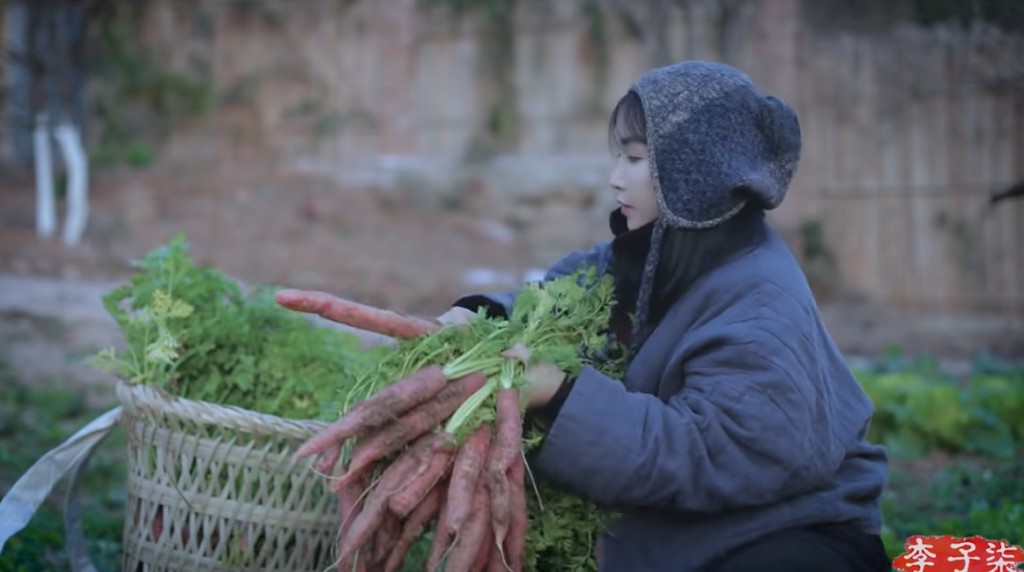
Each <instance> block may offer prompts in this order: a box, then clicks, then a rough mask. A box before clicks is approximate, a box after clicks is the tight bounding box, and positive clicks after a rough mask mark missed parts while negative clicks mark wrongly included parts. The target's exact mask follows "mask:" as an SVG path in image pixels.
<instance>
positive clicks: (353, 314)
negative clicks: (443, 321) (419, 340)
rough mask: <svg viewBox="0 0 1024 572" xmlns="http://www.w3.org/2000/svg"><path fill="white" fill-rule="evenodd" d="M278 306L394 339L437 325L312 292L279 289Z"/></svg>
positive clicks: (420, 333)
mask: <svg viewBox="0 0 1024 572" xmlns="http://www.w3.org/2000/svg"><path fill="white" fill-rule="evenodd" d="M275 299H276V300H277V303H278V304H280V305H281V306H284V307H285V308H288V309H289V310H295V311H297V312H307V313H312V314H319V315H320V316H323V317H324V318H327V319H328V320H332V321H335V322H340V323H342V324H346V325H348V326H352V327H353V328H358V329H360V330H366V331H370V332H376V333H378V334H383V335H385V336H390V337H393V338H415V337H419V336H421V335H423V334H427V333H430V332H434V331H436V330H438V329H439V328H440V326H439V325H438V324H436V323H434V322H431V321H430V320H424V319H422V318H416V317H412V316H405V315H402V314H399V313H397V312H392V311H390V310H383V309H380V308H374V307H373V306H367V305H366V304H360V303H358V302H353V301H351V300H345V299H343V298H338V297H337V296H332V295H330V294H328V293H326V292H316V291H312V290H294V289H284V290H280V291H279V292H278V293H277V295H276V296H275Z"/></svg>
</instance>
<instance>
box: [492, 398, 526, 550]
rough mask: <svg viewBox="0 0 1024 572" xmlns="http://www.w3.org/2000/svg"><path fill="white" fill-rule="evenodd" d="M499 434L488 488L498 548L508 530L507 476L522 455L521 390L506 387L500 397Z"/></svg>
mask: <svg viewBox="0 0 1024 572" xmlns="http://www.w3.org/2000/svg"><path fill="white" fill-rule="evenodd" d="M496 424H497V435H496V436H495V442H494V446H493V447H491V451H490V453H491V454H490V456H489V457H488V459H487V485H488V488H489V489H490V494H491V519H492V520H493V527H494V537H495V541H496V542H497V545H498V546H502V545H503V544H504V542H505V535H506V534H507V533H508V527H509V510H510V507H509V502H510V501H509V494H510V493H509V482H508V473H509V469H510V468H511V466H512V464H513V463H514V462H515V460H516V459H517V458H519V457H520V456H521V453H520V451H521V442H522V438H523V421H522V416H521V415H520V409H519V391H518V390H517V389H513V388H503V389H501V390H499V391H498V397H497V423H496Z"/></svg>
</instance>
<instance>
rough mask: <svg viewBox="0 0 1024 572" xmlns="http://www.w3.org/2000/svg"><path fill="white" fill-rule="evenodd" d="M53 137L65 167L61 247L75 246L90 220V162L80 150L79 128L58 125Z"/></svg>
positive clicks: (63, 124) (71, 125)
mask: <svg viewBox="0 0 1024 572" xmlns="http://www.w3.org/2000/svg"><path fill="white" fill-rule="evenodd" d="M54 136H55V137H56V139H57V143H58V144H59V146H60V150H61V154H62V155H63V156H64V164H65V165H67V168H68V188H67V197H68V209H67V215H66V219H65V221H64V244H65V245H67V246H75V245H77V244H78V243H79V242H81V240H82V235H83V234H84V233H85V225H86V222H87V221H88V219H89V161H88V160H87V159H86V156H85V149H84V148H83V147H82V138H81V136H80V135H79V132H78V128H77V127H75V126H74V125H73V124H71V123H68V122H61V123H60V124H59V125H58V126H57V129H56V133H55V134H54Z"/></svg>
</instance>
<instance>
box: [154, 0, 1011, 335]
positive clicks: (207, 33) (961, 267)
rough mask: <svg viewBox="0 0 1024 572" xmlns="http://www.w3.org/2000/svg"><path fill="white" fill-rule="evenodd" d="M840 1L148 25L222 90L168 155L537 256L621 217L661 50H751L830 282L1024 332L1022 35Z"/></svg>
mask: <svg viewBox="0 0 1024 572" xmlns="http://www.w3.org/2000/svg"><path fill="white" fill-rule="evenodd" d="M836 1H838V0H836ZM835 3H836V2H831V3H830V2H828V1H824V0H823V1H822V2H819V1H814V2H811V1H810V0H807V1H801V0H771V1H770V2H769V1H764V2H760V1H753V0H719V1H714V0H688V1H679V2H657V1H651V2H646V3H638V2H635V3H631V2H625V1H619V0H601V1H598V0H560V1H550V2H540V1H530V2H518V3H516V6H517V9H516V11H515V13H514V14H513V15H512V18H513V20H512V21H513V22H514V34H513V35H512V38H511V40H512V41H511V44H510V45H509V46H506V47H507V48H508V50H509V51H508V52H507V53H504V55H502V54H503V52H500V49H499V50H498V51H497V52H496V51H495V48H496V46H497V48H501V45H500V43H498V44H496V42H498V41H503V40H507V38H505V39H503V38H501V37H498V36H496V35H495V33H494V30H495V28H494V27H493V25H492V24H493V21H491V20H488V19H487V18H486V16H485V12H482V11H480V10H469V11H468V12H467V13H466V14H463V15H461V16H455V15H452V14H451V13H449V12H448V11H447V10H445V9H443V8H437V7H434V8H424V3H422V2H421V3H417V2H415V1H414V0H388V1H377V2H371V1H368V0H347V1H338V2H312V1H311V2H283V1H279V0H252V1H248V2H234V1H232V2H229V1H225V0H194V1H192V2H153V3H150V4H149V8H148V11H147V12H146V15H145V18H144V21H143V22H142V24H141V26H142V30H144V37H145V38H146V42H147V44H148V45H149V46H150V48H152V49H153V51H154V53H156V54H158V55H159V56H160V57H161V58H162V59H163V60H164V61H166V63H167V64H168V65H170V66H171V67H172V68H175V69H179V70H184V71H188V70H190V69H206V70H207V71H208V72H209V77H210V81H212V82H213V83H214V86H213V87H214V88H215V92H216V93H217V94H218V101H217V107H216V109H217V113H216V114H215V116H213V117H211V118H206V119H203V120H201V121H195V122H191V123H187V124H183V125H181V126H180V127H179V128H178V129H177V130H175V132H174V137H173V138H172V139H171V141H170V142H169V144H168V145H167V147H166V148H165V149H164V150H163V155H162V157H163V160H164V161H166V162H169V163H174V162H180V163H182V164H186V165H190V166H197V165H198V166H201V165H203V164H224V163H237V164H240V165H241V164H244V163H245V162H246V161H257V160H258V161H270V162H274V163H275V164H279V165H280V166H281V168H282V169H292V170H297V171H304V172H313V173H321V174H327V175H329V176H331V177H332V178H334V179H335V180H336V181H337V182H338V185H339V188H341V189H344V188H361V189H375V188H376V189H385V188H389V187H395V186H400V187H403V188H405V189H407V190H410V191H411V192H412V194H414V195H419V196H421V197H422V200H423V201H425V202H428V203H429V202H434V203H437V204H440V205H462V206H463V207H465V208H469V209H480V210H487V211H488V212H490V213H492V214H493V213H495V212H500V213H501V216H500V217H499V218H502V219H504V220H505V222H506V223H507V224H509V225H513V226H514V225H519V226H520V227H525V228H526V229H527V230H528V231H529V232H527V233H525V234H524V235H525V236H528V237H530V240H531V241H532V242H531V244H532V246H534V248H535V257H536V259H537V263H538V264H544V263H547V262H550V261H551V259H552V258H553V256H555V255H557V253H559V252H561V251H563V250H565V249H566V248H573V247H578V246H583V245H585V244H589V243H590V242H592V241H593V240H596V239H599V238H602V237H603V236H605V234H606V214H607V211H608V209H609V208H611V206H612V196H611V192H610V191H609V190H608V189H607V184H606V180H607V168H608V166H609V160H608V154H607V146H606V121H607V114H608V112H609V111H610V110H611V108H612V106H613V105H614V103H615V101H616V100H617V98H618V97H619V96H620V95H621V94H622V93H623V92H624V91H625V89H626V88H627V86H628V85H629V83H630V82H631V81H632V80H633V79H634V78H635V77H636V76H637V75H639V74H641V73H642V72H643V71H644V70H646V69H648V68H649V67H651V65H653V64H655V63H658V62H661V61H671V60H677V59H682V58H708V59H719V60H724V61H728V62H731V63H734V64H736V65H738V66H739V67H741V68H742V69H744V70H745V71H747V72H748V73H749V74H750V75H751V76H752V77H753V79H754V80H755V81H756V82H757V83H759V84H760V85H762V86H763V87H764V88H765V89H766V90H768V91H771V92H773V93H775V94H777V95H780V96H782V97H783V98H784V99H786V100H787V101H789V102H790V103H792V104H793V105H794V106H795V107H796V108H797V110H798V112H799V113H800V115H801V123H802V127H803V130H804V134H805V154H804V156H803V159H802V162H801V168H800V170H799V172H798V174H797V176H796V178H795V180H794V182H793V187H792V189H791V194H790V197H789V198H788V200H787V202H786V204H785V205H784V206H783V207H782V208H780V209H779V210H778V211H777V212H775V213H773V215H772V217H773V220H775V222H776V223H777V224H778V225H779V227H780V228H782V229H783V230H784V231H785V232H786V234H787V236H789V237H790V238H791V239H792V240H793V245H794V248H795V249H796V250H797V251H798V252H800V253H801V255H802V256H804V262H805V264H806V268H807V270H808V274H809V275H811V278H812V281H813V282H814V284H815V287H816V288H817V289H818V291H819V293H820V295H821V296H822V298H823V300H826V301H827V300H828V299H830V298H831V297H833V296H837V295H841V294H846V295H854V296H857V297H862V298H864V299H867V300H870V301H873V302H877V303H879V304H882V305H883V306H888V307H892V308H900V309H909V310H914V311H917V310H920V311H927V312H947V313H974V314H979V313H980V314H985V315H989V316H995V317H997V318H999V319H1003V320H1006V323H1007V324H1009V327H1011V328H1020V327H1021V324H1022V322H1024V248H1021V247H1020V245H1021V244H1024V235H1022V232H1024V230H1022V229H1024V224H1022V222H1024V221H1022V217H1024V201H1008V202H1006V203H1004V204H1000V205H997V207H996V208H993V209H989V208H988V206H987V197H988V194H989V193H990V192H992V191H994V190H997V189H999V188H1003V187H1006V186H1009V185H1010V184H1012V183H1014V182H1016V181H1017V180H1020V179H1022V178H1024V95H1022V94H1024V80H1022V78H1024V39H1022V38H1021V36H1019V35H1017V36H1014V35H1010V34H1007V33H1005V32H1001V31H999V30H997V29H995V28H993V27H991V26H983V25H976V26H973V27H968V28H953V27H937V28H930V29H923V28H918V27H914V26H911V25H907V24H895V23H893V22H885V21H881V22H880V23H879V22H876V21H872V22H874V23H873V24H868V25H865V24H863V23H861V24H859V25H853V23H852V22H853V20H852V19H851V18H852V16H851V13H850V12H847V13H843V15H840V16H837V15H836V14H837V13H836V12H835V11H834V10H831V8H830V7H829V6H830V5H831V4H835ZM840 3H841V2H840ZM435 4H437V3H435ZM441 4H443V3H441ZM484 4H487V3H484ZM493 4H495V5H501V4H503V3H501V2H495V3H493ZM645 6H646V7H648V8H649V9H653V10H655V12H645V11H644V9H643V7H645ZM652 7H653V8H652ZM844 18H845V19H844ZM864 21H867V20H864ZM496 54H497V57H496ZM510 54H511V57H509V55H510ZM501 104H505V105H509V104H511V105H512V111H511V113H512V116H513V117H514V118H515V122H514V134H515V137H514V138H513V139H512V140H511V142H509V141H508V140H502V139H501V137H499V136H496V135H495V131H497V132H499V135H501V133H502V132H503V130H507V126H503V125H502V124H500V119H501V117H500V114H498V113H496V110H499V111H500V110H501V108H500V105H501ZM505 111H508V110H507V109H505ZM496 123H497V124H498V125H497V127H496V128H495V124H496ZM407 194H408V193H407ZM567 221H569V222H567Z"/></svg>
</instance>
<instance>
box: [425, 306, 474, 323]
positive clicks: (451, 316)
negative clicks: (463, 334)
mask: <svg viewBox="0 0 1024 572" xmlns="http://www.w3.org/2000/svg"><path fill="white" fill-rule="evenodd" d="M476 317H477V314H476V312H473V311H472V310H470V309H468V308H463V307H461V306H452V307H451V308H449V309H448V311H447V312H445V313H444V314H441V315H440V316H438V317H437V318H436V319H435V321H436V322H437V323H438V324H440V325H441V326H442V327H444V326H461V325H465V324H468V323H469V321H470V320H473V319H475V318H476Z"/></svg>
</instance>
